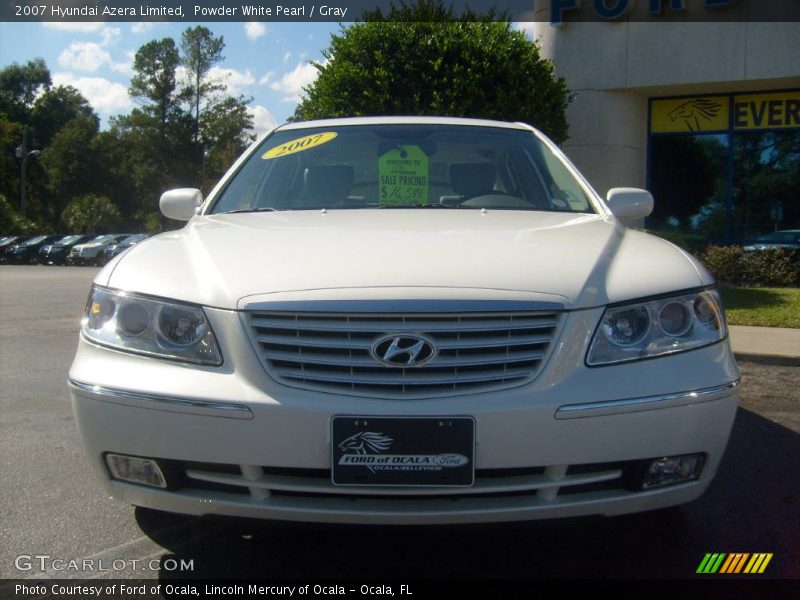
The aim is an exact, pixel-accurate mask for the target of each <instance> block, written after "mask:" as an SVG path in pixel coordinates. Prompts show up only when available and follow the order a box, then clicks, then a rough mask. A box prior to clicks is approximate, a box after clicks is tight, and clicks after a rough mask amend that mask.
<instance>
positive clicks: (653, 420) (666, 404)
mask: <svg viewBox="0 0 800 600" xmlns="http://www.w3.org/2000/svg"><path fill="white" fill-rule="evenodd" d="M652 205H653V199H652V197H651V196H650V194H649V193H648V192H646V191H643V190H636V189H630V188H615V189H613V190H611V191H610V192H609V193H608V196H607V198H606V199H605V201H603V200H602V199H601V198H600V197H599V196H598V195H597V193H596V192H595V191H593V190H592V188H591V187H590V185H589V184H588V183H587V182H586V181H585V180H584V179H583V178H582V177H581V175H580V174H579V173H578V172H577V170H576V169H575V167H574V166H572V165H571V164H570V162H569V161H568V160H567V159H566V158H565V157H564V155H563V154H562V153H561V152H560V151H559V150H558V148H556V146H555V145H554V144H553V143H552V142H550V141H549V140H548V139H546V138H545V137H544V136H543V135H542V134H541V133H539V132H538V131H536V130H535V129H533V128H532V127H529V126H528V125H524V124H519V123H517V124H512V123H500V122H494V121H479V120H467V119H447V118H408V117H404V118H399V117H398V118H359V119H340V120H326V121H313V122H305V123H292V124H288V125H283V126H281V127H278V128H276V129H275V130H273V131H272V132H270V133H269V134H268V135H266V136H265V137H264V138H263V139H262V140H261V141H259V142H258V143H256V144H254V145H253V146H252V147H251V148H249V149H248V150H247V152H246V153H245V154H244V155H243V156H242V157H241V158H240V159H239V160H238V161H237V162H236V164H234V165H233V167H232V168H231V169H230V171H229V172H228V173H227V174H226V175H225V176H224V177H223V179H222V180H221V181H220V182H219V184H218V185H217V186H216V188H214V190H213V191H212V192H211V194H210V195H209V197H208V198H206V199H205V200H203V198H202V195H201V193H200V192H199V191H198V190H194V189H179V190H173V191H170V192H167V193H165V194H164V195H163V196H162V197H161V210H162V212H163V213H164V214H165V215H166V216H167V217H170V218H173V219H179V220H184V221H188V223H187V224H186V226H185V227H183V228H182V229H180V230H178V231H174V232H169V233H163V234H161V235H158V236H155V237H153V238H151V239H148V240H146V241H143V242H142V243H140V244H137V245H136V246H134V247H133V248H131V249H130V250H129V251H127V252H125V253H124V254H122V255H121V256H119V257H117V258H115V259H114V260H113V261H112V262H111V263H109V264H108V265H107V266H106V267H105V268H104V269H103V270H102V271H101V272H100V274H99V275H98V276H97V278H96V279H95V281H94V285H93V286H92V289H91V292H90V296H89V299H88V302H87V305H86V312H85V316H84V319H83V321H82V326H81V334H80V340H79V342H78V351H77V355H76V357H75V361H74V363H73V365H72V368H71V370H70V374H69V387H70V391H71V395H72V401H73V406H74V411H75V416H76V419H77V423H78V427H79V429H80V434H81V437H82V439H83V442H84V445H85V448H86V451H87V454H88V457H89V460H90V462H91V465H92V467H93V468H94V471H95V472H96V473H97V475H98V476H99V477H100V478H101V479H102V480H103V481H104V482H105V485H106V487H107V489H108V491H109V492H110V493H111V494H112V495H113V496H115V497H117V498H119V499H121V500H123V501H126V502H128V503H131V504H134V505H137V506H143V507H149V508H153V509H158V510H164V511H172V512H178V513H187V514H193V515H206V514H214V515H229V516H242V517H259V518H266V519H278V520H294V521H317V522H336V523H385V524H412V523H413V524H426V523H467V522H492V521H514V520H526V519H540V518H553V517H568V516H577V515H619V514H624V513H630V512H636V511H644V510H652V509H659V508H663V507H668V506H673V505H677V504H681V503H685V502H689V501H691V500H693V499H695V498H697V497H698V496H700V495H701V494H702V493H703V491H704V490H705V489H706V488H707V487H708V486H709V484H710V482H711V480H712V478H713V477H714V474H715V472H716V471H717V468H718V466H719V464H720V460H721V458H722V455H723V452H724V450H725V446H726V444H727V441H728V437H729V435H730V431H731V426H732V423H733V419H734V414H735V412H736V406H737V400H738V389H737V385H738V382H739V372H738V370H737V366H736V363H735V361H734V358H733V355H732V353H731V350H730V345H729V342H728V336H727V329H726V323H725V317H724V313H723V311H722V308H721V305H720V299H719V296H718V294H717V291H716V290H715V285H714V280H713V278H712V277H711V276H710V275H709V273H708V272H707V271H706V270H705V269H704V268H703V266H702V265H701V264H700V263H699V262H698V261H697V260H695V259H694V258H693V257H692V256H690V255H688V254H687V253H686V252H684V251H682V250H681V249H679V248H677V247H675V246H673V245H671V244H670V243H668V242H666V241H664V240H661V239H659V238H656V237H652V236H649V235H646V234H644V233H641V232H639V231H636V230H634V229H630V228H627V227H625V226H624V221H626V220H628V221H630V220H632V219H639V220H640V219H642V218H643V217H645V216H646V215H647V214H649V212H650V211H651V210H652Z"/></svg>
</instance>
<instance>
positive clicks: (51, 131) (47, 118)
mask: <svg viewBox="0 0 800 600" xmlns="http://www.w3.org/2000/svg"><path fill="white" fill-rule="evenodd" d="M78 116H82V117H85V118H87V119H91V120H92V121H94V123H95V129H97V126H98V125H99V123H100V120H99V119H98V118H97V115H96V114H95V112H94V109H93V108H92V106H91V104H89V101H88V100H87V99H86V98H84V97H83V95H82V94H81V93H80V92H79V91H78V90H77V89H75V88H74V87H72V86H71V85H60V86H58V87H54V88H50V89H48V90H46V91H45V92H44V93H43V94H42V95H41V96H39V97H38V98H37V99H36V102H35V103H34V105H33V110H32V112H31V123H32V125H33V133H34V140H33V147H34V148H44V147H45V146H47V145H48V144H49V143H50V142H51V141H52V140H53V138H54V137H55V135H56V133H58V131H59V130H60V129H61V128H63V127H64V126H65V125H66V124H67V123H69V122H70V121H72V120H73V119H74V118H76V117H78Z"/></svg>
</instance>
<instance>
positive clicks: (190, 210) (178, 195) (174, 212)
mask: <svg viewBox="0 0 800 600" xmlns="http://www.w3.org/2000/svg"><path fill="white" fill-rule="evenodd" d="M202 203H203V192H201V191H200V190H196V189H194V188H178V189H177V190H170V191H168V192H164V193H163V194H161V200H159V203H158V205H159V207H160V208H161V214H163V215H164V216H165V217H167V218H169V219H175V220H176V221H188V220H189V219H191V218H192V217H193V216H194V215H195V212H196V209H197V207H198V206H200V205H201V204H202Z"/></svg>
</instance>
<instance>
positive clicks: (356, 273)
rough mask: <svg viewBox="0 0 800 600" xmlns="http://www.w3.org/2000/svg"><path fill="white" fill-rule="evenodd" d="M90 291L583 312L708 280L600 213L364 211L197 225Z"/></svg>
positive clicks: (125, 261) (115, 266) (234, 218)
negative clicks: (528, 305)
mask: <svg viewBox="0 0 800 600" xmlns="http://www.w3.org/2000/svg"><path fill="white" fill-rule="evenodd" d="M96 282H97V283H98V284H100V285H107V286H109V287H113V288H118V289H123V290H126V291H134V292H140V293H146V294H153V295H157V296H162V297H166V298H173V299H177V300H185V301H188V302H195V303H199V304H203V305H206V306H215V307H219V308H230V309H236V308H242V307H243V306H244V305H246V304H247V303H249V302H253V301H267V300H270V299H272V300H286V299H311V298H315V299H319V298H322V297H327V298H330V297H333V298H338V299H364V298H375V297H378V296H380V297H385V298H392V299H404V298H405V299H420V298H421V297H424V298H435V297H442V298H487V299H489V298H496V299H508V298H515V299H538V300H544V301H551V302H558V303H559V304H562V305H564V306H565V307H567V308H585V307H590V306H599V305H603V304H608V303H610V302H619V301H624V300H629V299H635V298H640V297H644V296H650V295H654V294H661V293H667V292H672V291H676V290H683V289H690V288H694V287H698V286H702V285H707V284H710V283H712V282H713V279H712V278H711V276H710V275H709V274H708V273H707V272H706V271H705V269H703V267H702V266H700V265H699V263H697V261H695V260H694V259H693V258H692V257H690V256H689V255H688V254H686V253H685V252H683V251H682V250H680V249H678V248H677V247H675V246H673V245H672V244H670V243H668V242H666V241H664V240H662V239H660V238H656V237H653V236H650V235H646V234H643V233H641V232H637V231H634V230H631V229H626V228H624V227H622V226H620V225H619V224H618V223H617V222H616V221H615V220H614V219H612V218H607V217H602V216H599V215H586V214H565V213H544V212H534V211H531V212H522V211H501V210H494V211H485V212H482V211H479V210H430V209H428V210H425V209H388V210H363V209H362V210H331V211H328V212H327V213H323V212H319V211H285V212H271V213H243V214H227V215H225V214H223V215H211V216H197V217H194V218H193V219H192V220H191V221H190V222H189V223H188V224H187V225H186V227H184V228H183V229H181V230H179V231H175V232H170V233H165V234H161V235H158V236H155V237H153V238H150V239H148V240H145V241H142V242H141V243H139V244H136V245H135V246H134V247H133V248H132V249H131V250H130V251H129V252H127V253H125V254H123V255H121V256H120V258H117V259H116V260H114V261H113V262H111V263H110V264H109V265H108V266H107V267H106V268H105V269H104V270H103V271H101V273H100V274H99V275H98V278H97V279H96ZM333 290H335V291H336V293H333V294H331V291H333Z"/></svg>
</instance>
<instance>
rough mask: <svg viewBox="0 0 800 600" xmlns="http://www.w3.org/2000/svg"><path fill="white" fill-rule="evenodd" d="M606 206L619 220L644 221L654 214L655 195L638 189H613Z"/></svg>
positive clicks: (609, 192) (607, 195)
mask: <svg viewBox="0 0 800 600" xmlns="http://www.w3.org/2000/svg"><path fill="white" fill-rule="evenodd" d="M606 204H607V205H608V208H610V209H611V212H612V213H614V216H615V217H617V218H618V219H644V218H645V217H647V216H649V215H650V213H651V212H653V195H652V194H651V193H650V192H648V191H647V190H640V189H637V188H613V189H610V190H608V194H606Z"/></svg>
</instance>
